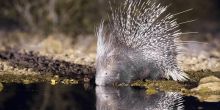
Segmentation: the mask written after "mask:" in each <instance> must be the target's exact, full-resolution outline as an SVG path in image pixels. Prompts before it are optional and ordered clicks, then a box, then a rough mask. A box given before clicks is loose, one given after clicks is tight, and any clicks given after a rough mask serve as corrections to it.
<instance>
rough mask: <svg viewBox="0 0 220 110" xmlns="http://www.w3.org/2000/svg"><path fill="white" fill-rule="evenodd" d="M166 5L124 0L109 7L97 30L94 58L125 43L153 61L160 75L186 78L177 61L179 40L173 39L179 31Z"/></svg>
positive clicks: (176, 37) (179, 79)
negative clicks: (104, 19) (107, 17)
mask: <svg viewBox="0 0 220 110" xmlns="http://www.w3.org/2000/svg"><path fill="white" fill-rule="evenodd" d="M167 8H168V7H167V6H161V5H160V4H158V3H156V2H153V1H150V0H149V1H147V2H143V1H141V0H126V1H125V2H124V3H123V5H122V6H121V7H119V8H117V9H111V10H112V13H111V14H110V15H109V20H110V22H109V23H108V24H107V25H106V26H104V23H102V24H101V25H100V27H99V29H98V31H97V36H98V45H97V59H98V58H99V57H102V56H108V55H104V54H110V53H109V50H113V49H114V48H116V47H118V48H120V47H121V48H123V47H125V48H129V49H132V50H134V51H135V53H141V54H142V55H143V56H144V57H143V60H144V61H146V62H151V63H152V62H153V65H154V66H155V67H156V69H158V70H161V72H162V75H163V77H165V78H168V79H169V78H172V79H173V80H176V81H184V80H186V79H187V78H188V76H187V74H185V73H184V72H183V71H182V70H181V69H180V68H179V67H178V65H177V54H178V52H179V50H178V46H179V45H180V44H178V42H176V41H177V40H178V38H179V36H180V35H181V34H182V33H181V31H180V29H179V24H178V23H177V21H176V19H175V18H174V15H172V14H166V13H165V12H166V10H167ZM107 34H108V35H107ZM121 54H123V53H121ZM124 54H127V53H124ZM146 68H147V67H146ZM150 74H156V73H150Z"/></svg>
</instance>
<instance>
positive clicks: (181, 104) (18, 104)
mask: <svg viewBox="0 0 220 110" xmlns="http://www.w3.org/2000/svg"><path fill="white" fill-rule="evenodd" d="M85 88H86V89H85ZM172 109H174V110H220V103H218V102H215V103H214V102H213V103H211V102H209V103H208V102H200V101H199V100H198V99H196V98H195V97H189V96H182V95H180V94H178V93H174V92H159V93H157V94H154V95H146V93H145V89H142V88H131V87H120V88H112V87H99V86H98V87H95V86H94V87H92V86H89V87H84V86H83V85H61V84H60V85H55V86H52V85H50V84H31V85H23V84H5V85H4V89H3V91H1V92H0V110H172Z"/></svg>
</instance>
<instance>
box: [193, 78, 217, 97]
mask: <svg viewBox="0 0 220 110" xmlns="http://www.w3.org/2000/svg"><path fill="white" fill-rule="evenodd" d="M192 91H196V92H199V93H220V79H219V78H218V77H215V76H209V77H205V78H202V79H201V80H200V82H199V86H198V87H196V88H194V89H192Z"/></svg>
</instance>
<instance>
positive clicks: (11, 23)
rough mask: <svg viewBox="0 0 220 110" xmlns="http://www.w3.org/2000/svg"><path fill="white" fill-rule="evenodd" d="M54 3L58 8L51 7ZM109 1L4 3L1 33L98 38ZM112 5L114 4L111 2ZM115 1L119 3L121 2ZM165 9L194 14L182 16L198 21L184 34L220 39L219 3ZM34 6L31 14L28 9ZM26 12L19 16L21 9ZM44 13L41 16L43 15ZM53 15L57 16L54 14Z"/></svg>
mask: <svg viewBox="0 0 220 110" xmlns="http://www.w3.org/2000/svg"><path fill="white" fill-rule="evenodd" d="M51 1H52V2H54V8H53V7H52V8H50V9H51V10H52V11H51V12H48V9H49V8H48V7H50V6H53V5H51ZM108 1H109V0H37V1H36V0H1V1H0V29H1V30H7V31H11V30H17V29H19V30H22V31H26V32H37V33H39V32H41V33H46V34H50V33H53V32H61V33H66V34H71V35H74V36H75V35H79V34H94V30H95V27H96V26H97V25H98V23H99V22H100V20H101V19H106V14H107V13H108V11H109V8H108ZM110 1H111V0H110ZM120 1H121V0H119V1H115V2H120ZM158 2H159V3H161V4H162V5H169V4H171V7H170V8H169V10H168V12H170V13H177V12H180V11H184V10H187V9H191V8H192V9H193V10H192V11H190V12H187V13H184V14H181V15H179V16H178V17H177V18H178V21H179V22H183V21H188V20H192V19H197V20H196V21H194V22H192V23H188V24H185V25H183V26H181V29H182V30H183V31H193V32H194V31H196V32H199V33H200V34H203V35H204V34H211V35H212V36H214V37H216V36H219V31H220V26H219V25H220V20H219V19H220V1H219V0H158ZM28 5H29V6H30V9H29V10H27V9H25V8H24V7H26V6H28ZM19 6H20V7H22V8H24V9H23V10H22V11H23V12H19V11H18V8H17V7H19ZM25 10H26V11H27V12H28V11H29V12H30V16H31V17H32V23H29V22H28V20H27V15H25V14H24V13H25V12H24V11H25ZM39 13H41V14H39ZM51 13H54V15H53V14H51Z"/></svg>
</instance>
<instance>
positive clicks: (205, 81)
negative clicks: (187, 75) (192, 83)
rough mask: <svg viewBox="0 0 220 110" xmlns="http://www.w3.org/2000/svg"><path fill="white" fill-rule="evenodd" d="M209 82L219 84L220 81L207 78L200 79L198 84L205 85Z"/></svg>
mask: <svg viewBox="0 0 220 110" xmlns="http://www.w3.org/2000/svg"><path fill="white" fill-rule="evenodd" d="M210 82H220V79H219V78H218V77H215V76H208V77H205V78H202V79H201V80H200V81H199V84H205V83H210Z"/></svg>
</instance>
